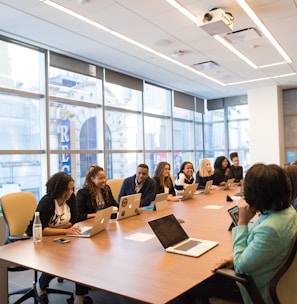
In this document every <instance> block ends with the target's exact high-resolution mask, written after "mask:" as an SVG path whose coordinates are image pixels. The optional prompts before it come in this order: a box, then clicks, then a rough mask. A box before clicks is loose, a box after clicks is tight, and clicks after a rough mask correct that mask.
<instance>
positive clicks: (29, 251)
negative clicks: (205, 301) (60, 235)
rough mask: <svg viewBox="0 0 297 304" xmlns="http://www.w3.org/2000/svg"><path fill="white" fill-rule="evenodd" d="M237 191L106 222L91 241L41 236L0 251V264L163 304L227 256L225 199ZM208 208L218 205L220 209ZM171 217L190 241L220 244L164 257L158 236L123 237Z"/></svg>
mask: <svg viewBox="0 0 297 304" xmlns="http://www.w3.org/2000/svg"><path fill="white" fill-rule="evenodd" d="M236 192H238V188H237V187H233V188H231V189H230V190H226V191H223V190H213V191H211V193H210V194H207V195H195V196H194V198H193V199H191V200H187V201H184V202H170V203H169V207H168V208H167V209H164V210H160V211H148V210H145V211H143V213H142V214H141V215H139V216H134V217H131V218H128V219H124V220H122V221H115V222H110V223H109V225H108V227H107V229H106V230H105V231H103V232H101V233H99V234H97V235H96V236H94V237H92V238H71V237H67V238H68V239H71V242H70V243H68V244H64V245H61V244H57V243H54V242H53V239H54V238H56V237H44V238H43V241H42V243H40V244H33V242H32V240H25V241H19V242H15V243H13V244H9V245H5V246H2V247H0V259H1V260H0V265H1V266H2V269H1V271H2V277H3V276H4V278H5V275H4V269H5V268H3V266H5V262H11V263H16V264H19V265H22V266H26V267H28V268H32V269H37V270H39V271H42V272H47V273H50V274H53V275H55V276H58V277H61V278H64V279H67V280H70V281H74V282H79V283H83V284H85V285H88V286H90V287H92V288H97V289H100V290H104V291H107V292H110V293H114V294H119V295H122V296H125V297H128V298H132V299H136V300H138V301H139V302H144V303H166V302H168V301H170V300H172V299H174V298H176V297H177V296H178V295H180V294H182V293H184V292H185V291H187V290H189V289H190V288H191V287H193V286H195V285H197V284H198V283H199V282H201V281H203V280H204V279H206V278H207V277H209V276H211V275H212V273H211V271H210V268H211V266H212V265H213V264H214V263H215V262H216V261H217V260H218V259H219V258H221V257H224V256H229V255H230V254H231V244H232V237H231V232H230V231H228V227H229V225H230V223H231V220H230V217H229V215H228V213H227V211H226V210H227V209H228V208H230V207H232V206H234V202H227V201H226V195H227V194H228V195H230V196H232V195H233V194H234V193H236ZM207 206H222V207H221V208H220V209H212V208H206V207H207ZM171 213H173V214H174V215H175V216H176V218H180V219H183V220H184V221H185V222H184V223H183V224H182V226H183V228H184V229H185V231H186V232H187V233H188V234H189V236H191V237H195V238H201V239H208V240H214V241H218V242H219V245H218V246H216V247H215V248H213V249H212V250H210V251H208V252H207V253H205V254H203V255H202V256H200V257H198V258H192V257H188V256H182V255H177V254H171V253H166V252H165V251H164V249H163V247H162V245H161V243H160V242H159V241H158V239H157V238H156V237H153V238H151V239H149V240H146V241H135V240H131V239H129V238H127V237H128V236H131V235H133V236H135V234H136V233H145V234H150V235H153V232H152V230H151V228H150V227H149V225H148V224H147V222H148V221H150V220H153V219H156V218H159V217H162V216H165V215H167V214H171ZM0 302H1V301H0Z"/></svg>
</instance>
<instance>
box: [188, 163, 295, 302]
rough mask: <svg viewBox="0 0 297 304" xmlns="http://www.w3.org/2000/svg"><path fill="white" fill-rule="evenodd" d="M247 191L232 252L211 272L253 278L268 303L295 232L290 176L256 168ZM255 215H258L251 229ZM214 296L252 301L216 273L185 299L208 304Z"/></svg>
mask: <svg viewBox="0 0 297 304" xmlns="http://www.w3.org/2000/svg"><path fill="white" fill-rule="evenodd" d="M259 185H261V187H259ZM244 189H245V200H246V203H245V202H242V203H240V204H239V219H238V226H236V227H234V228H233V229H232V239H233V246H232V251H233V252H232V253H233V254H232V256H230V257H226V258H223V259H221V260H220V261H218V262H217V263H216V264H215V265H214V266H213V267H212V269H211V270H212V271H213V272H216V270H217V269H219V268H223V267H227V268H234V269H235V271H236V272H237V273H240V274H248V275H250V276H251V277H252V278H253V280H254V281H255V284H256V286H257V288H258V290H259V291H260V293H261V295H262V298H263V299H264V301H265V303H270V302H271V301H270V297H269V282H270V280H271V278H272V276H273V274H274V272H275V270H276V269H277V268H278V267H279V265H280V264H281V263H282V261H283V260H284V258H285V257H286V255H287V253H288V250H289V247H290V245H291V241H292V239H293V238H294V236H295V234H296V232H297V213H296V210H295V209H294V208H293V206H292V205H291V196H290V183H289V180H288V177H287V174H286V172H285V171H284V170H283V169H282V168H281V167H279V166H277V165H264V164H255V165H253V166H252V167H251V168H250V169H249V170H248V172H247V174H246V176H245V180H244ZM256 213H260V216H259V218H258V219H257V221H256V222H255V223H254V224H253V225H252V226H251V227H249V226H248V224H249V222H250V220H251V219H252V218H253V217H254V216H255V214H256ZM284 223H285V224H284ZM276 244H277V245H276ZM211 297H218V298H223V299H226V300H230V301H236V302H239V303H243V302H244V303H252V301H251V299H250V297H249V295H248V293H247V291H246V289H245V288H244V287H243V286H240V285H239V286H238V285H237V284H236V283H235V281H233V280H229V279H227V278H225V277H223V276H220V275H216V274H215V275H214V276H212V277H210V278H209V279H207V280H206V281H204V282H202V283H201V284H199V285H197V286H196V287H194V288H193V289H192V290H191V291H190V292H189V293H188V295H187V298H185V299H184V301H185V303H194V299H193V298H195V299H199V300H200V301H201V302H199V303H209V302H208V299H209V298H211Z"/></svg>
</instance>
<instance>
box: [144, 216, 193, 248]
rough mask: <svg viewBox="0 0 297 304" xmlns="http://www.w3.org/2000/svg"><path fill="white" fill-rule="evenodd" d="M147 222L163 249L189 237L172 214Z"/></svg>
mask: <svg viewBox="0 0 297 304" xmlns="http://www.w3.org/2000/svg"><path fill="white" fill-rule="evenodd" d="M148 223H149V225H150V227H151V228H152V230H153V231H154V233H155V235H156V237H157V238H158V239H159V241H160V243H161V244H162V246H163V247H164V248H165V249H166V248H168V247H170V246H174V245H176V244H177V243H179V242H182V241H184V240H186V239H188V238H189V237H188V235H187V233H186V232H185V231H184V229H183V228H182V226H181V225H180V223H179V222H178V220H177V219H176V217H175V216H174V215H173V214H170V215H167V216H164V217H161V218H158V219H156V220H153V221H150V222H148Z"/></svg>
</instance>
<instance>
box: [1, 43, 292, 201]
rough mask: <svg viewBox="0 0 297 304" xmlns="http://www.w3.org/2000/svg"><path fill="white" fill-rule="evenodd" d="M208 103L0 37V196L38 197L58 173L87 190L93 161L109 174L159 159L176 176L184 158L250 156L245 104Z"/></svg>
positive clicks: (151, 168) (239, 100) (238, 101)
mask: <svg viewBox="0 0 297 304" xmlns="http://www.w3.org/2000/svg"><path fill="white" fill-rule="evenodd" d="M24 58H26V60H24ZM210 104H212V105H215V106H212V107H208V110H206V109H205V106H206V101H204V100H202V99H200V98H198V97H195V96H191V95H188V94H186V93H182V92H177V91H174V90H172V89H168V88H164V87H162V86H158V85H157V84H153V83H147V82H145V81H144V80H142V79H138V78H134V77H131V76H128V75H125V74H121V73H118V72H115V71H111V70H108V69H105V68H103V67H100V66H95V65H93V64H90V63H87V62H84V61H80V60H77V59H74V58H70V57H67V56H64V55H60V54H57V53H54V52H48V51H47V50H43V49H39V48H35V47H33V46H29V45H28V46H25V44H23V43H21V44H18V43H16V42H15V41H13V42H12V41H10V40H9V39H6V38H5V37H0V138H1V141H0V142H1V143H0V169H1V170H0V197H1V195H3V194H5V193H8V192H14V191H32V192H33V193H35V194H36V197H37V199H38V200H39V199H40V198H41V196H42V195H43V194H44V193H45V184H46V181H47V179H48V178H49V176H50V175H52V174H54V173H56V172H58V171H66V172H68V173H69V174H71V175H72V176H73V178H74V179H75V186H76V188H80V187H81V186H82V185H83V183H84V179H85V174H86V172H87V170H88V167H89V166H90V165H91V164H94V163H96V164H98V165H100V166H102V167H104V169H105V171H106V173H107V177H108V178H109V179H111V178H118V177H127V176H130V175H132V174H135V172H136V167H137V165H138V164H139V163H146V164H147V165H148V166H149V173H150V175H151V176H152V175H153V174H154V170H155V168H156V165H157V164H158V162H160V161H167V162H169V163H170V164H171V174H172V175H174V176H176V173H177V172H178V170H179V168H180V165H181V163H182V162H184V161H191V162H192V163H193V165H194V168H195V170H196V169H197V168H198V165H199V162H200V160H201V159H202V158H204V157H208V158H211V159H212V160H214V158H215V157H216V156H218V155H221V154H225V155H228V154H229V153H230V152H232V151H237V152H238V153H239V155H240V158H241V162H242V163H244V164H248V143H249V139H248V137H249V136H248V113H247V106H246V102H242V97H238V98H231V99H230V98H229V99H228V98H227V99H224V100H216V101H210V102H209V103H207V105H208V106H209V105H210ZM205 110H206V111H205ZM288 121H289V119H288ZM290 124H292V122H290ZM288 132H289V131H288ZM290 132H292V131H290ZM288 136H290V138H292V136H291V134H289V133H288Z"/></svg>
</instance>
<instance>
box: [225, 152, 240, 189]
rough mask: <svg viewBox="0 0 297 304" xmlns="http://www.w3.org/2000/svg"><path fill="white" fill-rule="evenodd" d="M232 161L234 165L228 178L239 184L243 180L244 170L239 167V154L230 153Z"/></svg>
mask: <svg viewBox="0 0 297 304" xmlns="http://www.w3.org/2000/svg"><path fill="white" fill-rule="evenodd" d="M230 159H231V162H232V165H231V167H230V172H229V174H228V178H234V182H235V183H239V182H240V180H242V179H243V168H242V166H239V158H238V153H237V152H232V153H230Z"/></svg>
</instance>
